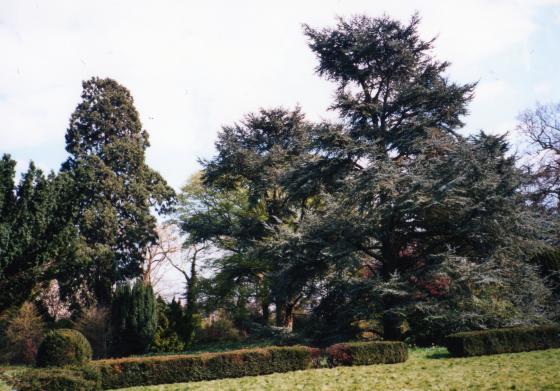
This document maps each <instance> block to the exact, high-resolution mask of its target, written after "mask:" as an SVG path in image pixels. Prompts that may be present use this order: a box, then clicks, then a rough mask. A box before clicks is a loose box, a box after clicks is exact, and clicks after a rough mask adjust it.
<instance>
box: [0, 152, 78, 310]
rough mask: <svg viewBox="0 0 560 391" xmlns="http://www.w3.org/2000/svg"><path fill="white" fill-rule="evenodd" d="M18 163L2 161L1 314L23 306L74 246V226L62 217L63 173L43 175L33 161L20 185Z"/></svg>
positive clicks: (5, 157) (7, 159)
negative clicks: (17, 175)
mask: <svg viewBox="0 0 560 391" xmlns="http://www.w3.org/2000/svg"><path fill="white" fill-rule="evenodd" d="M15 165H16V162H15V161H14V160H12V159H11V158H10V156H9V155H4V156H3V157H2V159H1V160H0V290H1V292H2V295H0V312H1V311H2V310H4V309H7V308H8V307H10V306H19V305H21V304H22V303H23V302H24V301H25V300H27V299H28V298H29V297H30V296H31V295H32V292H33V288H34V287H35V286H36V285H37V284H39V283H41V282H43V281H45V280H46V279H48V278H49V276H52V275H53V274H54V270H55V268H56V266H57V265H56V264H57V261H58V260H59V259H61V258H65V257H68V256H69V255H71V254H73V253H74V250H75V246H74V244H75V238H76V232H75V229H74V228H73V227H72V226H71V225H70V224H68V223H67V221H65V220H64V218H63V216H64V214H62V213H60V212H61V207H60V199H61V194H62V192H63V191H64V189H65V185H66V182H65V180H66V178H65V177H64V175H59V176H56V175H55V174H54V173H51V174H49V175H48V176H47V177H45V176H44V175H43V173H42V171H41V170H39V169H37V168H36V167H35V165H34V164H33V163H30V165H29V168H28V170H27V171H26V172H25V173H23V175H22V179H21V181H20V183H19V184H18V185H17V186H16V184H15V181H14V177H15Z"/></svg>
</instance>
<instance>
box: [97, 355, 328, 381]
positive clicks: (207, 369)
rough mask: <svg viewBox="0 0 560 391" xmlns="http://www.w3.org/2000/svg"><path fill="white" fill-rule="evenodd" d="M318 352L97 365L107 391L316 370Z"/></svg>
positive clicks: (146, 359)
mask: <svg viewBox="0 0 560 391" xmlns="http://www.w3.org/2000/svg"><path fill="white" fill-rule="evenodd" d="M318 355H319V351H318V349H313V348H309V347H305V346H292V347H270V348H263V349H250V350H237V351H230V352H223V353H204V354H200V355H177V356H160V357H138V358H122V359H113V360H100V361H97V362H96V363H95V365H96V366H97V367H98V368H99V370H100V372H101V379H102V385H103V388H104V389H110V388H123V387H134V386H142V385H154V384H165V383H178V382H191V381H200V380H213V379H222V378H229V377H241V376H256V375H265V374H270V373H275V372H289V371H295V370H299V369H308V368H311V367H313V363H314V359H315V358H316V357H317V356H318Z"/></svg>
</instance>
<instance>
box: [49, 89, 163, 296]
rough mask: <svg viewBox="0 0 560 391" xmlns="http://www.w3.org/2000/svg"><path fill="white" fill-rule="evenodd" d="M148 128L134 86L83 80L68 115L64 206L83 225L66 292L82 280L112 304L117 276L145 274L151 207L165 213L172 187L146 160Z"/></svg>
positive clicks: (151, 228)
mask: <svg viewBox="0 0 560 391" xmlns="http://www.w3.org/2000/svg"><path fill="white" fill-rule="evenodd" d="M148 146H149V142H148V133H147V132H146V131H145V130H144V129H142V124H141V123H140V118H139V115H138V112H137V111H136V109H135V107H134V101H133V99H132V96H131V94H130V92H129V91H128V90H127V89H126V88H125V87H123V86H121V85H120V84H118V83H117V82H116V81H114V80H111V79H100V78H92V79H90V80H88V81H85V82H84V83H83V92H82V101H81V102H80V104H79V105H78V106H77V108H76V110H75V111H74V113H73V114H72V116H71V118H70V125H69V127H68V130H67V133H66V150H67V151H68V153H69V154H70V157H69V158H68V160H67V161H66V162H64V164H63V165H62V172H63V173H66V174H67V175H68V176H69V178H70V179H71V183H70V185H69V187H68V189H67V199H66V203H67V210H68V212H69V213H70V214H71V216H69V217H70V219H71V220H72V221H73V223H74V224H75V226H76V227H78V231H79V242H78V249H77V251H76V253H75V254H74V256H73V258H72V259H69V260H68V262H67V264H66V268H65V269H64V270H61V273H60V274H61V275H64V276H70V278H67V279H66V281H65V283H64V284H62V287H63V288H64V290H65V292H70V291H73V290H76V289H78V288H79V285H83V286H85V288H86V289H87V290H88V291H89V292H91V293H92V294H93V297H94V299H95V300H96V301H97V302H98V303H99V304H101V305H109V304H110V302H111V292H112V288H113V285H114V284H115V283H116V282H119V281H124V280H127V279H130V278H134V277H137V276H139V275H141V272H142V269H141V266H142V262H143V261H144V256H145V254H146V250H147V248H148V247H149V246H150V245H151V244H153V243H154V242H155V241H156V238H157V236H156V231H155V228H156V219H155V217H154V216H152V215H151V214H150V208H155V209H156V210H157V211H161V212H165V211H168V210H169V209H170V207H171V204H172V202H173V199H174V191H173V189H171V187H169V186H168V185H167V184H166V182H165V180H164V179H163V178H162V177H161V176H160V174H159V173H157V172H156V171H154V170H152V169H151V168H150V167H148V166H147V165H146V162H145V151H146V148H147V147H148Z"/></svg>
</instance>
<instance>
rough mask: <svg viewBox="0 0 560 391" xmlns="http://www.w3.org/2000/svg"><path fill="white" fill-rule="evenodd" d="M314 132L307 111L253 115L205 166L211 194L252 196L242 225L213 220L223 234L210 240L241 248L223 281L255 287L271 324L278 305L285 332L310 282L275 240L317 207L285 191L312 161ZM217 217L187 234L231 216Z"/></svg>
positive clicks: (226, 262)
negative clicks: (287, 181) (309, 150)
mask: <svg viewBox="0 0 560 391" xmlns="http://www.w3.org/2000/svg"><path fill="white" fill-rule="evenodd" d="M310 133H311V125H310V124H309V123H308V122H307V121H306V120H305V118H304V115H303V114H302V113H301V110H300V109H299V108H296V109H295V110H293V111H288V110H284V109H272V110H261V111H260V112H259V113H258V114H250V115H248V116H247V117H246V118H245V120H244V121H243V122H242V123H241V124H236V125H234V126H229V127H224V129H223V131H222V132H221V133H220V134H219V136H218V141H217V142H216V149H217V150H218V154H217V156H216V157H215V158H213V159H212V160H209V161H205V162H203V165H204V171H203V175H204V184H205V186H207V187H208V188H209V190H208V191H209V192H212V190H210V189H211V188H214V189H217V191H220V190H221V191H230V192H232V191H237V192H238V195H241V196H242V197H243V195H244V196H245V199H240V200H239V201H241V202H239V203H238V206H241V209H238V210H237V211H236V212H234V214H235V218H234V221H235V222H237V223H238V224H239V225H236V224H231V221H223V222H224V223H225V224H226V225H225V226H224V225H221V224H220V221H219V218H218V219H213V222H214V224H215V226H216V225H217V226H218V227H220V228H218V229H214V232H208V233H210V236H209V237H207V238H213V240H216V238H217V237H218V238H219V237H220V236H222V237H226V238H229V239H230V242H229V244H233V246H230V250H232V251H231V252H230V253H229V254H226V256H224V257H221V258H220V259H219V260H218V262H217V263H218V265H217V266H218V269H219V272H220V275H219V277H220V279H222V280H223V281H232V280H238V282H240V281H247V282H252V283H254V284H255V285H256V286H257V291H258V292H257V295H258V299H259V301H260V302H261V306H262V312H263V313H262V317H263V320H264V321H265V322H266V321H267V319H268V306H269V304H270V302H273V303H274V304H275V308H276V322H277V325H278V326H283V327H288V328H291V327H292V320H293V311H294V309H295V307H296V306H297V305H299V303H300V302H301V299H302V298H303V295H302V290H303V289H304V288H305V287H306V285H307V284H308V282H309V281H308V276H307V275H306V274H305V273H304V274H302V273H292V272H293V270H292V268H291V266H292V265H291V260H290V257H289V256H288V257H287V256H286V254H284V253H282V251H279V249H278V246H277V241H276V240H272V238H275V237H277V236H278V234H279V232H281V231H283V230H288V231H290V232H295V231H297V226H298V223H299V221H300V219H301V218H302V217H303V216H304V215H305V213H306V212H307V210H308V209H310V208H312V207H313V206H314V202H313V201H312V200H306V199H302V200H299V199H298V200H295V202H294V200H292V199H291V198H290V196H289V194H288V193H287V192H286V191H285V189H284V186H283V180H284V176H285V175H286V173H287V172H288V171H289V170H290V168H291V167H293V166H294V165H296V164H298V163H299V162H301V161H305V159H306V147H307V144H308V142H309V140H308V138H309V135H310ZM187 190H188V189H187ZM226 205H227V204H226ZM218 206H222V205H221V204H220V203H218ZM217 212H218V210H216V209H213V210H212V209H210V210H209V213H205V212H202V214H201V213H195V214H194V215H192V216H190V217H188V218H187V219H186V220H185V222H186V225H185V226H186V228H187V231H188V230H189V229H190V230H192V231H194V232H196V231H197V227H195V224H196V223H197V221H201V220H202V221H204V219H201V218H200V217H201V216H203V215H204V216H209V215H210V216H212V215H213V216H218V217H220V216H223V215H220V214H218V213H217ZM220 230H221V231H220ZM220 242H221V243H224V241H223V240H221V241H220ZM218 280H219V279H217V281H218ZM222 286H224V287H225V286H226V285H222Z"/></svg>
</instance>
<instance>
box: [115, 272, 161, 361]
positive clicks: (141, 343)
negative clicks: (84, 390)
mask: <svg viewBox="0 0 560 391" xmlns="http://www.w3.org/2000/svg"><path fill="white" fill-rule="evenodd" d="M111 325H112V345H113V353H114V354H116V355H121V356H125V355H130V354H144V353H148V352H149V350H150V347H151V345H152V343H153V340H154V337H155V335H156V331H157V325H158V324H157V303H156V297H155V295H154V291H153V289H152V287H151V286H150V285H146V284H144V282H143V281H141V280H137V281H136V283H135V284H134V285H133V286H132V288H131V287H130V286H129V285H128V284H123V285H120V286H118V287H117V289H116V291H115V295H114V299H113V303H112V305H111Z"/></svg>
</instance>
